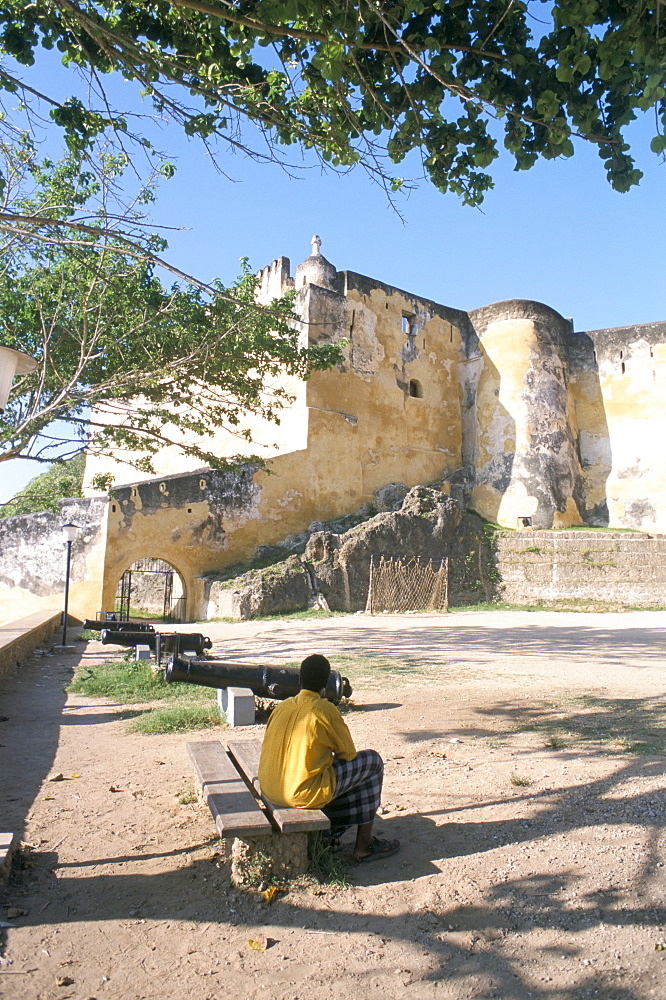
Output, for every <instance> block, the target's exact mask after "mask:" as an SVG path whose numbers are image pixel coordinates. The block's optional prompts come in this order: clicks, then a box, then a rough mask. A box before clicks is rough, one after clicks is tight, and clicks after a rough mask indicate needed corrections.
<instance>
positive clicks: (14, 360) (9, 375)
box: [0, 347, 38, 413]
mask: <svg viewBox="0 0 666 1000" xmlns="http://www.w3.org/2000/svg"><path fill="white" fill-rule="evenodd" d="M37 364H38V363H37V361H35V359H34V358H31V357H30V356H29V355H28V354H23V352H22V351H15V350H14V349H13V348H12V347H0V413H4V412H5V407H6V406H7V400H8V399H9V390H10V389H11V387H12V382H13V381H14V376H15V375H26V374H27V373H28V372H33V371H34V370H35V368H36V367H37Z"/></svg>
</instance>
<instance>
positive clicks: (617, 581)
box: [496, 531, 666, 608]
mask: <svg viewBox="0 0 666 1000" xmlns="http://www.w3.org/2000/svg"><path fill="white" fill-rule="evenodd" d="M496 565H497V571H498V573H499V575H500V577H501V580H502V597H503V599H504V600H506V601H511V602H512V603H515V604H529V603H533V602H534V601H557V600H563V599H565V600H575V599H576V598H579V599H581V600H591V601H602V602H620V603H621V604H627V605H631V606H633V607H645V608H650V607H666V535H646V534H638V533H636V534H630V533H626V532H594V531H590V532H588V531H520V532H513V531H512V532H501V533H499V534H498V536H497V545H496Z"/></svg>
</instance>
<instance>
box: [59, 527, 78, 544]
mask: <svg viewBox="0 0 666 1000" xmlns="http://www.w3.org/2000/svg"><path fill="white" fill-rule="evenodd" d="M78 530H79V526H78V524H71V522H70V523H69V524H63V526H62V540H63V542H64V543H67V542H73V541H74V539H75V538H76V533H77V531H78Z"/></svg>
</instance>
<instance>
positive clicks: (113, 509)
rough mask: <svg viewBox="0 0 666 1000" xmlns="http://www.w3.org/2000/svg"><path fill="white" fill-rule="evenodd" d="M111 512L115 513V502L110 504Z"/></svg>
mask: <svg viewBox="0 0 666 1000" xmlns="http://www.w3.org/2000/svg"><path fill="white" fill-rule="evenodd" d="M111 512H112V513H113V514H115V512H116V505H115V503H112V504H111Z"/></svg>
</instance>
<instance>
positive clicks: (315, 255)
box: [295, 236, 338, 290]
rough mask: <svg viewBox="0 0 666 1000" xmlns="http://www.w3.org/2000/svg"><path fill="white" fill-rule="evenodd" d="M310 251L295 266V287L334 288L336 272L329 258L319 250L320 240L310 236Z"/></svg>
mask: <svg viewBox="0 0 666 1000" xmlns="http://www.w3.org/2000/svg"><path fill="white" fill-rule="evenodd" d="M311 242H312V253H311V254H310V256H309V257H306V258H305V260H304V261H303V263H302V264H299V265H298V267H297V268H296V281H295V284H296V289H297V290H298V289H299V288H303V287H304V286H305V285H320V286H321V287H322V288H329V289H331V290H334V289H335V279H336V278H337V276H338V272H337V271H336V269H335V267H334V266H333V264H331V262H330V261H329V260H326V258H325V257H323V256H322V254H321V253H320V252H319V248H320V246H321V240H320V239H319V237H318V236H313V237H312V241H311Z"/></svg>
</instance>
